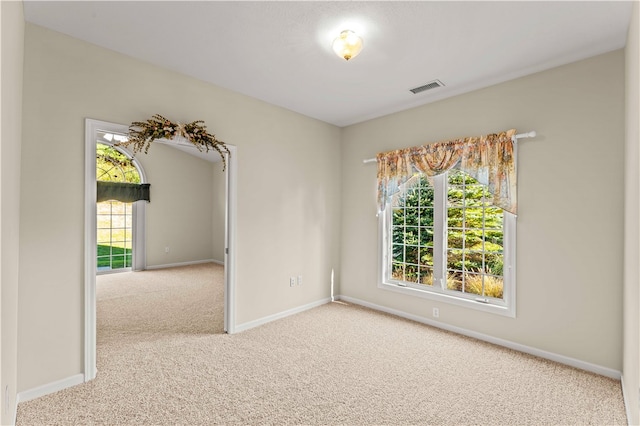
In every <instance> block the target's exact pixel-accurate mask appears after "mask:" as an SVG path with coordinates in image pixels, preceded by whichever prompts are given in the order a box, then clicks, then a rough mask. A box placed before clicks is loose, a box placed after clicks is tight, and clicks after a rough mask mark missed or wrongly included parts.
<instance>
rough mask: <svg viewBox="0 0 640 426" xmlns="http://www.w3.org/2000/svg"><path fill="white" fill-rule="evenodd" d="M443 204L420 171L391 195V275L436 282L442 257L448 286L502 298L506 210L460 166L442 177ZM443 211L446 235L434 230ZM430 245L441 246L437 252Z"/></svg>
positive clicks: (427, 283)
mask: <svg viewBox="0 0 640 426" xmlns="http://www.w3.org/2000/svg"><path fill="white" fill-rule="evenodd" d="M445 191H446V192H445V194H446V203H445V204H446V206H441V205H439V204H438V203H437V202H436V199H435V197H436V191H435V189H434V187H433V186H432V185H431V184H430V183H429V181H428V180H427V178H426V177H425V176H424V175H420V174H418V175H416V176H414V177H413V178H412V179H410V180H409V181H408V182H407V183H406V184H405V185H404V190H401V191H400V193H399V194H397V195H396V196H395V197H394V200H393V202H392V218H391V236H390V239H391V269H390V275H391V277H390V278H391V279H393V280H397V281H402V282H406V283H411V284H418V285H423V286H433V285H434V273H435V271H436V270H437V268H436V267H435V265H434V258H435V259H442V262H443V269H444V271H443V272H442V274H443V275H444V273H446V289H447V290H450V291H455V292H460V293H466V294H470V295H478V296H482V297H492V298H497V299H502V297H503V264H504V228H503V224H504V221H503V219H504V212H503V210H502V209H501V208H499V207H495V206H493V205H492V204H491V196H490V194H489V192H488V190H487V188H486V187H485V186H484V185H482V184H480V183H479V182H478V181H477V180H476V179H474V178H472V177H471V176H469V175H467V174H465V173H464V172H461V171H452V172H449V173H448V174H447V178H446V190H445ZM438 209H441V210H442V217H443V219H442V220H443V226H444V233H443V234H444V235H443V236H441V237H440V238H439V237H438V236H437V235H435V234H436V232H435V229H436V228H437V227H436V224H435V216H436V214H437V210H438ZM434 250H436V251H437V250H440V251H441V253H442V255H441V256H437V255H436V253H434Z"/></svg>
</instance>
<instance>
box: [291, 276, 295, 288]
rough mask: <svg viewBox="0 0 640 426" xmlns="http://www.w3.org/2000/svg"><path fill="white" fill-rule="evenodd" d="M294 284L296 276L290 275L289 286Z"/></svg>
mask: <svg viewBox="0 0 640 426" xmlns="http://www.w3.org/2000/svg"><path fill="white" fill-rule="evenodd" d="M294 285H296V277H290V278H289V287H293V286H294Z"/></svg>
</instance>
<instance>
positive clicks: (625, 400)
mask: <svg viewBox="0 0 640 426" xmlns="http://www.w3.org/2000/svg"><path fill="white" fill-rule="evenodd" d="M620 386H621V387H622V400H623V402H624V411H625V414H626V415H627V424H628V425H632V424H634V423H632V422H631V418H632V417H631V410H630V408H629V407H631V405H629V399H628V397H627V393H626V392H625V389H626V387H625V385H624V374H623V375H622V377H620Z"/></svg>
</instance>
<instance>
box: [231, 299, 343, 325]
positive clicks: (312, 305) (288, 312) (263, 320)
mask: <svg viewBox="0 0 640 426" xmlns="http://www.w3.org/2000/svg"><path fill="white" fill-rule="evenodd" d="M330 302H331V298H330V297H327V298H325V299H320V300H318V301H315V302H311V303H308V304H306V305H302V306H298V307H297V308H292V309H288V310H286V311H282V312H278V313H277V314H273V315H268V316H266V317H263V318H259V319H257V320H253V321H249V322H245V323H244V324H240V325H237V326H236V330H235V331H236V332H241V331H246V330H249V329H251V328H255V327H259V326H261V325H264V324H267V323H270V322H272V321H275V320H279V319H282V318H286V317H288V316H291V315H295V314H299V313H300V312H304V311H307V310H309V309H313V308H317V307H318V306H322V305H326V304H327V303H330Z"/></svg>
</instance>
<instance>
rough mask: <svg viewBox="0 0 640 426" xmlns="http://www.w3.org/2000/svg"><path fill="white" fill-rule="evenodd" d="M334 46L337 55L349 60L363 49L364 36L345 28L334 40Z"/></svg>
mask: <svg viewBox="0 0 640 426" xmlns="http://www.w3.org/2000/svg"><path fill="white" fill-rule="evenodd" d="M332 46H333V51H334V52H336V55H338V56H340V57H341V58H344V59H345V60H347V61H348V60H349V59H351V58H355V57H356V56H358V53H360V51H361V50H362V38H360V37H359V36H358V35H357V34H356V33H354V32H353V31H351V30H344V31H342V32H341V33H340V35H339V36H338V37H336V39H335V40H333V45H332Z"/></svg>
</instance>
